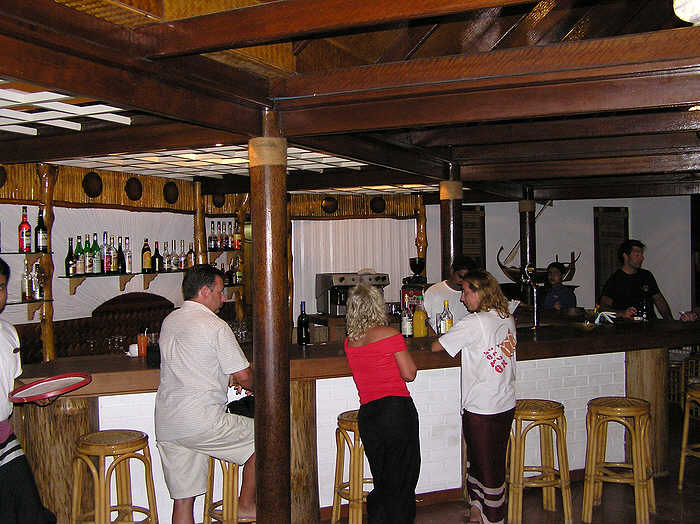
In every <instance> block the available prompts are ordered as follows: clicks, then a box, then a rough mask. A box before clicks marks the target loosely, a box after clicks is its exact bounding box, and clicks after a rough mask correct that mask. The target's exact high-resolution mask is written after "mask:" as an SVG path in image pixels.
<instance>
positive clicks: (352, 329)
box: [345, 284, 389, 340]
mask: <svg viewBox="0 0 700 524" xmlns="http://www.w3.org/2000/svg"><path fill="white" fill-rule="evenodd" d="M347 308H348V310H347V313H346V314H345V327H346V329H347V332H348V338H349V339H350V340H358V339H360V338H362V336H363V335H364V334H365V332H366V331H367V330H368V329H369V328H373V327H375V326H386V325H387V324H388V323H389V322H388V320H387V316H386V307H385V305H384V297H382V294H381V293H380V292H379V290H378V289H377V288H376V287H374V286H367V285H365V284H359V285H357V286H355V287H354V288H352V289H351V290H350V293H349V294H348V301H347Z"/></svg>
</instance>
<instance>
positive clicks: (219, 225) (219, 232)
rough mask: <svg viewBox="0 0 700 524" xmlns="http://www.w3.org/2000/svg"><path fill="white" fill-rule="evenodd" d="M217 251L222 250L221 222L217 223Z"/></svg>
mask: <svg viewBox="0 0 700 524" xmlns="http://www.w3.org/2000/svg"><path fill="white" fill-rule="evenodd" d="M216 249H221V222H220V221H218V220H217V221H216Z"/></svg>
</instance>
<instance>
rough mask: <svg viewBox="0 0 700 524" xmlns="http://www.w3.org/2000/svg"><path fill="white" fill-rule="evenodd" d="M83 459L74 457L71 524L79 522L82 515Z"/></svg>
mask: <svg viewBox="0 0 700 524" xmlns="http://www.w3.org/2000/svg"><path fill="white" fill-rule="evenodd" d="M80 462H81V459H80V458H79V457H77V456H76V457H75V458H74V459H73V496H72V498H71V512H70V515H71V517H70V522H71V524H77V522H78V516H79V515H80V501H81V498H82V494H83V471H82V468H81V466H80Z"/></svg>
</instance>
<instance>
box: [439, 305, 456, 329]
mask: <svg viewBox="0 0 700 524" xmlns="http://www.w3.org/2000/svg"><path fill="white" fill-rule="evenodd" d="M443 305H444V308H443V309H442V313H440V334H441V335H444V334H445V333H447V332H448V331H449V330H450V328H452V321H453V317H452V312H451V311H450V302H449V301H448V300H445V301H444V302H443Z"/></svg>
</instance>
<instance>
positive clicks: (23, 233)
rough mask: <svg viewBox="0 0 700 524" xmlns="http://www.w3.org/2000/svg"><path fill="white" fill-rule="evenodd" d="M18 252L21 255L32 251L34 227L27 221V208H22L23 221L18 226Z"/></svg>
mask: <svg viewBox="0 0 700 524" xmlns="http://www.w3.org/2000/svg"><path fill="white" fill-rule="evenodd" d="M17 235H18V244H17V246H18V250H19V251H20V252H21V253H29V252H30V251H31V250H32V226H30V225H29V220H27V206H22V221H21V222H20V223H19V226H17Z"/></svg>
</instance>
